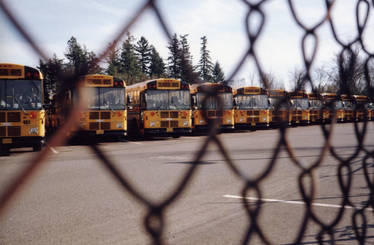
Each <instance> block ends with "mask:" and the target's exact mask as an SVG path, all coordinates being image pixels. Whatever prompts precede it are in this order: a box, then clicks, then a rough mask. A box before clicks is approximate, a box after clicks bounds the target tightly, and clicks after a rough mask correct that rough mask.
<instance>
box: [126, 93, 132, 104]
mask: <svg viewBox="0 0 374 245" xmlns="http://www.w3.org/2000/svg"><path fill="white" fill-rule="evenodd" d="M127 103H128V104H131V103H132V99H131V96H130V95H129V96H127Z"/></svg>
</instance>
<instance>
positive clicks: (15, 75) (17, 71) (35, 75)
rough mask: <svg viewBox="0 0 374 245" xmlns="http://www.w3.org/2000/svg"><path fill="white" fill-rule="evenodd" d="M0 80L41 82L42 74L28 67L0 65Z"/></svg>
mask: <svg viewBox="0 0 374 245" xmlns="http://www.w3.org/2000/svg"><path fill="white" fill-rule="evenodd" d="M0 79H14V80H17V79H27V80H43V74H42V73H41V72H40V71H39V70H38V69H36V68H33V67H30V66H25V65H19V64H12V63H0Z"/></svg>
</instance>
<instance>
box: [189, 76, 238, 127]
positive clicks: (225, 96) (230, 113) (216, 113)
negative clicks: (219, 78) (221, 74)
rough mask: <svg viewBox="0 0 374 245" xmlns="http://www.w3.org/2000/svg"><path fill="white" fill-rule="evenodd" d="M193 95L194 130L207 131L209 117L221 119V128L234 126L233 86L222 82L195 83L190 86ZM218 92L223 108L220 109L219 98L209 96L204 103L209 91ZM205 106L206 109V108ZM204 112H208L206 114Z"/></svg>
mask: <svg viewBox="0 0 374 245" xmlns="http://www.w3.org/2000/svg"><path fill="white" fill-rule="evenodd" d="M190 91H191V97H192V105H193V106H192V107H193V113H192V125H193V130H194V131H206V130H207V129H208V122H207V120H206V118H207V119H208V120H209V119H216V118H219V119H220V128H221V129H222V130H230V129H233V128H234V105H233V94H232V88H231V87H230V86H228V85H224V84H222V83H209V82H206V83H203V84H193V85H191V87H190ZM209 91H212V92H216V93H217V94H218V96H219V97H220V98H221V101H222V103H223V110H222V111H221V110H219V105H218V100H216V99H215V98H213V97H209V98H207V100H206V103H205V106H206V107H204V105H203V102H204V98H205V95H206V93H207V92H209ZM204 108H205V110H204ZM204 113H206V114H205V115H204Z"/></svg>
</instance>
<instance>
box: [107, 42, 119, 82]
mask: <svg viewBox="0 0 374 245" xmlns="http://www.w3.org/2000/svg"><path fill="white" fill-rule="evenodd" d="M109 46H110V45H109ZM106 63H107V64H108V67H107V68H106V70H105V72H106V74H108V75H111V76H117V77H118V76H119V72H120V70H121V61H120V57H119V49H118V48H116V47H114V48H113V49H112V50H110V51H109V54H108V57H107V58H106Z"/></svg>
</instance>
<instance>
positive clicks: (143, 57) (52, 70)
mask: <svg viewBox="0 0 374 245" xmlns="http://www.w3.org/2000/svg"><path fill="white" fill-rule="evenodd" d="M187 38H188V34H185V35H179V36H178V35H177V34H174V35H173V37H172V39H171V40H170V41H169V42H168V46H167V48H168V50H169V54H168V57H167V59H166V60H164V59H163V58H162V57H161V56H160V54H159V52H158V51H157V49H156V48H155V47H154V46H153V45H152V44H150V43H149V41H148V40H147V39H146V38H145V37H143V36H142V37H140V38H139V39H138V40H136V38H135V37H134V36H133V35H131V34H130V33H127V38H126V40H124V41H123V42H122V43H121V44H120V45H119V46H118V47H114V48H113V49H111V50H110V52H109V54H108V55H107V57H106V59H105V61H104V62H103V63H102V64H98V63H97V62H96V59H97V55H96V54H95V53H94V52H93V51H89V50H88V49H87V48H86V47H85V46H84V45H81V44H80V43H79V42H78V41H77V39H76V38H75V37H71V38H70V39H69V40H68V42H67V48H66V53H65V54H64V56H65V59H61V58H58V57H57V56H56V55H54V56H53V57H52V58H51V59H49V60H48V61H46V62H43V61H42V60H40V61H39V66H38V68H39V69H40V71H41V72H42V73H43V75H44V91H45V93H44V94H45V100H46V101H47V102H48V101H49V100H50V97H51V95H53V94H55V93H57V92H58V91H59V90H60V89H61V85H62V82H61V74H64V75H65V76H66V75H70V76H80V75H83V74H95V73H99V74H107V75H112V76H115V77H118V78H121V79H124V80H125V81H126V84H127V85H131V84H134V83H137V82H142V81H145V80H148V79H154V78H160V77H173V78H178V79H181V80H183V81H185V82H188V83H190V84H193V83H197V82H205V81H209V82H221V81H224V80H225V75H224V72H223V70H222V67H221V65H220V63H219V62H218V61H216V62H215V63H213V62H212V58H211V56H210V51H209V50H208V47H207V42H208V40H207V37H206V36H203V37H201V43H200V45H201V47H200V59H199V61H198V64H197V65H194V64H193V57H192V55H191V52H190V45H189V42H188V39H187Z"/></svg>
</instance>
